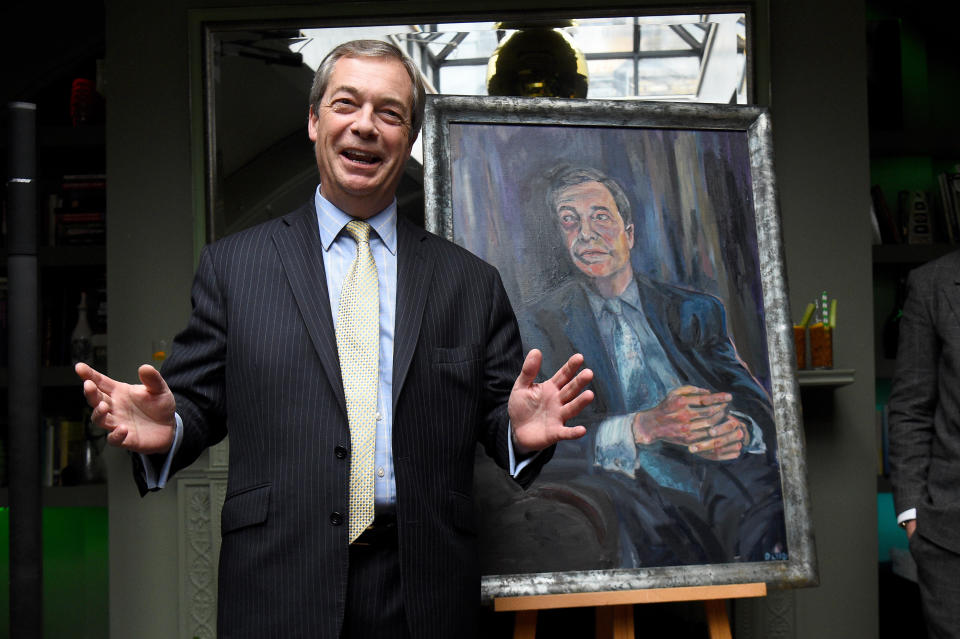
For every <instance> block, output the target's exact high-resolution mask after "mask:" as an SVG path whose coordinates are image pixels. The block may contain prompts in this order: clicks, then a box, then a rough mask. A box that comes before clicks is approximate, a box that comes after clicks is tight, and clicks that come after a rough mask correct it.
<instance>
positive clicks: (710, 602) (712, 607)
mask: <svg viewBox="0 0 960 639" xmlns="http://www.w3.org/2000/svg"><path fill="white" fill-rule="evenodd" d="M703 606H704V607H705V608H706V610H707V627H708V628H709V629H710V639H733V635H732V634H731V633H730V618H729V617H728V616H727V600H726V599H707V600H705V601H704V602H703Z"/></svg>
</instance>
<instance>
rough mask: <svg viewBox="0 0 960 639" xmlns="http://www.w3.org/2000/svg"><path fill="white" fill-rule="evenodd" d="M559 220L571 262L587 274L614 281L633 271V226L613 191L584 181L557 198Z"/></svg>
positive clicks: (567, 189) (596, 183) (561, 193)
mask: <svg viewBox="0 0 960 639" xmlns="http://www.w3.org/2000/svg"><path fill="white" fill-rule="evenodd" d="M556 214H557V221H558V222H559V223H560V229H561V231H563V237H564V245H565V246H566V247H567V252H568V253H569V255H570V259H571V260H573V263H574V264H576V265H577V268H579V269H580V270H581V271H582V272H583V273H584V274H585V275H587V276H589V277H595V278H610V277H612V276H615V275H618V274H620V273H623V272H624V271H628V272H629V269H630V249H632V248H633V224H630V225H629V226H624V224H623V218H622V217H620V211H619V209H618V208H617V203H616V201H615V200H614V199H613V195H612V194H611V193H610V191H609V189H607V187H605V186H604V185H602V184H600V183H599V182H583V183H581V184H575V185H573V186H570V187H568V188H566V189H564V190H563V191H561V192H560V193H559V194H558V195H557V198H556Z"/></svg>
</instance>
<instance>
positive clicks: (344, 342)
mask: <svg viewBox="0 0 960 639" xmlns="http://www.w3.org/2000/svg"><path fill="white" fill-rule="evenodd" d="M347 232H348V233H350V235H352V236H353V238H354V239H355V240H356V241H357V255H356V257H355V258H354V259H353V264H352V265H351V266H350V271H349V272H348V273H347V276H346V278H344V280H343V289H342V290H341V291H340V308H339V311H338V313H337V350H338V352H339V354H340V374H341V376H342V377H343V394H344V395H345V397H346V400H347V420H348V421H349V423H350V448H351V455H350V518H349V525H348V527H347V530H348V534H349V537H350V543H353V541H354V540H355V539H356V538H357V537H359V536H360V533H362V532H363V531H364V530H365V529H366V527H367V526H369V525H370V523H371V522H372V521H373V482H374V477H373V473H374V470H373V467H374V455H375V451H376V443H377V387H378V386H379V382H378V378H379V374H380V372H379V367H380V294H379V287H378V285H377V264H376V262H374V260H373V253H371V252H370V225H369V224H367V223H366V222H361V221H359V220H351V221H350V222H347Z"/></svg>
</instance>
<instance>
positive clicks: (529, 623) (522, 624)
mask: <svg viewBox="0 0 960 639" xmlns="http://www.w3.org/2000/svg"><path fill="white" fill-rule="evenodd" d="M513 614H514V617H513V639H536V636H537V611H536V610H518V611H517V612H515V613H513Z"/></svg>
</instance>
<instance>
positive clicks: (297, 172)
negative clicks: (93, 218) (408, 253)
mask: <svg viewBox="0 0 960 639" xmlns="http://www.w3.org/2000/svg"><path fill="white" fill-rule="evenodd" d="M537 18H538V19H537V20H536V21H530V20H517V19H516V18H513V19H512V20H507V21H492V20H491V21H486V22H444V21H440V20H437V21H435V22H421V23H418V24H384V25H376V26H371V25H367V26H324V25H322V24H317V23H315V22H307V21H304V23H303V24H294V25H293V26H291V22H290V21H289V20H287V21H283V22H282V23H281V22H265V21H257V22H228V23H224V22H216V23H213V22H211V23H204V24H203V48H204V74H203V99H204V109H203V111H204V118H203V119H204V122H203V126H204V129H205V133H206V144H205V153H204V165H205V182H206V184H205V189H204V190H205V202H204V208H205V212H204V215H203V222H204V224H203V230H202V231H201V235H202V236H203V241H212V240H214V239H217V238H219V237H223V236H224V235H227V234H230V233H233V232H235V231H238V230H241V229H243V228H246V227H249V226H252V225H254V224H256V223H259V222H262V221H264V220H266V219H269V218H271V217H274V216H276V215H282V214H283V213H286V212H287V211H290V210H292V209H294V208H296V207H298V206H300V205H301V204H302V203H303V202H305V201H306V200H307V199H308V198H309V197H310V196H311V194H312V193H313V191H314V189H315V188H316V185H317V175H316V164H315V161H314V154H313V149H312V147H311V144H310V141H309V140H308V138H307V131H306V125H307V112H308V110H307V95H308V92H309V89H310V84H311V82H312V79H313V73H314V70H315V69H316V67H317V65H318V64H319V62H320V60H321V59H322V58H323V56H324V55H325V54H326V53H327V51H329V50H330V49H331V48H333V47H334V46H336V45H337V44H339V43H341V42H345V41H347V40H351V39H354V38H376V39H382V40H387V41H390V42H393V43H394V44H397V45H398V46H400V47H402V48H403V49H404V50H406V51H407V52H408V53H409V55H410V56H411V57H412V58H413V59H414V60H415V61H416V62H417V63H418V65H419V66H420V68H421V70H422V71H423V73H424V76H425V77H426V79H427V81H428V84H429V90H430V91H431V92H435V93H445V94H465V95H483V94H486V93H487V91H488V80H489V76H490V75H491V72H493V71H496V68H495V65H493V64H491V62H490V60H491V57H494V58H496V56H497V53H496V52H498V47H506V46H507V43H508V42H510V41H511V39H512V40H513V42H517V41H518V40H519V34H523V33H526V32H528V31H529V30H530V29H544V28H547V29H550V30H551V31H554V32H556V33H558V34H560V39H561V40H562V41H563V42H565V43H567V44H569V45H571V46H572V47H573V48H575V49H576V50H577V51H578V53H577V55H578V56H580V58H579V59H580V62H581V66H585V68H586V76H587V81H586V97H587V98H605V99H611V98H612V99H642V100H668V101H682V102H689V101H696V102H710V103H723V104H748V103H752V102H753V101H754V100H753V97H752V96H753V87H752V79H751V77H752V73H751V69H752V64H751V54H750V50H751V49H750V42H749V41H748V34H750V32H751V30H750V28H749V27H750V24H749V21H750V13H749V10H748V9H744V10H737V11H733V12H730V13H712V14H689V15H670V16H663V15H658V16H638V15H624V16H610V15H607V16H605V17H591V16H589V15H580V16H575V17H570V16H562V17H560V16H542V15H541V16H537ZM501 51H502V49H501ZM541 57H542V55H541ZM541 88H542V87H541ZM527 90H529V91H530V93H529V95H535V94H536V91H537V90H538V89H536V88H530V87H527ZM513 95H516V93H514V94H513ZM571 95H573V94H571ZM563 97H566V96H563ZM578 97H582V96H578ZM420 148H421V147H420V144H419V141H418V144H417V145H416V147H415V148H414V152H413V157H411V160H410V162H409V163H408V166H407V171H406V174H405V176H404V178H403V183H402V184H401V186H400V190H399V193H398V205H399V210H400V213H401V215H404V216H405V217H407V218H409V219H411V220H413V221H414V222H417V223H418V224H422V223H423V219H424V213H423V188H422V183H423V178H422V174H423V172H422V152H421V150H420Z"/></svg>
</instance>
